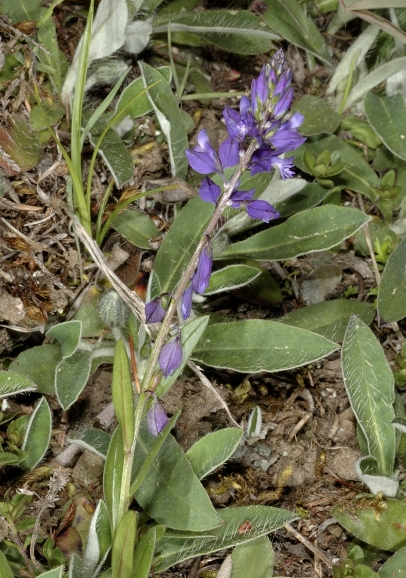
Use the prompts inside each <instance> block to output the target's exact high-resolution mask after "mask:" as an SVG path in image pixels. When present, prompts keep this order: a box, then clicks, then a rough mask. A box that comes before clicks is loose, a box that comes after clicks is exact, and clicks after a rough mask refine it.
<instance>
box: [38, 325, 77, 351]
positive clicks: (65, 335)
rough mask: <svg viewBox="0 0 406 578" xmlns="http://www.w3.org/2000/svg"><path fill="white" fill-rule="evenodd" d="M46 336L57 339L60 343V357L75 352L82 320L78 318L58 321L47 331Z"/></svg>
mask: <svg viewBox="0 0 406 578" xmlns="http://www.w3.org/2000/svg"><path fill="white" fill-rule="evenodd" d="M46 335H47V337H53V338H54V339H57V340H58V341H59V343H60V344H61V351H62V357H70V356H71V355H73V354H74V353H75V351H76V350H77V348H78V345H79V343H80V339H81V337H82V322H81V321H79V320H72V321H66V322H65V323H58V324H57V325H54V326H53V327H51V329H49V330H48V331H47V334H46Z"/></svg>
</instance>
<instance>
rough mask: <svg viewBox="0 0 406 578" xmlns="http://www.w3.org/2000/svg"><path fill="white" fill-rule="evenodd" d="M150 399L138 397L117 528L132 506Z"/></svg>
mask: <svg viewBox="0 0 406 578" xmlns="http://www.w3.org/2000/svg"><path fill="white" fill-rule="evenodd" d="M148 397H149V396H148V394H145V393H143V392H141V393H140V395H139V397H138V401H137V405H136V408H135V412H134V439H133V443H132V446H131V448H130V451H125V454H124V464H123V476H122V481H121V488H120V503H119V508H118V517H117V528H118V526H119V524H120V520H121V518H122V517H123V516H124V514H125V513H126V512H127V510H128V508H129V506H130V500H131V492H130V487H131V474H132V469H133V462H134V455H135V447H136V444H137V438H138V435H139V431H140V427H141V423H142V418H143V417H144V411H145V407H146V404H147V401H148Z"/></svg>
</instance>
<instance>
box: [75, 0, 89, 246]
mask: <svg viewBox="0 0 406 578" xmlns="http://www.w3.org/2000/svg"><path fill="white" fill-rule="evenodd" d="M93 13H94V0H91V2H90V7H89V14H88V19H87V23H86V28H85V32H84V34H83V38H82V48H81V51H80V56H79V68H78V75H77V82H76V87H75V94H74V97H73V106H72V124H71V159H72V164H73V167H74V171H75V174H76V175H78V176H79V177H80V182H81V175H82V147H81V134H82V109H83V96H84V93H85V83H86V73H87V66H88V61H89V50H90V42H91V36H92V22H93ZM72 181H73V179H72ZM73 190H74V195H75V201H76V202H79V203H80V206H79V205H78V209H79V214H80V220H81V222H82V225H83V226H84V228H85V229H86V231H87V232H88V233H89V235H92V225H91V217H90V200H88V201H87V202H86V199H85V198H83V200H80V201H78V200H79V198H80V197H81V196H83V197H84V191H83V185H82V182H81V184H80V187H79V188H77V187H76V186H75V182H74V181H73Z"/></svg>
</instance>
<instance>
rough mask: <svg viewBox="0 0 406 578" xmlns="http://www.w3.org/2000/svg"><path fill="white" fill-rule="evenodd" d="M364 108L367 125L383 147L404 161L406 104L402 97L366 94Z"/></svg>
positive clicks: (405, 152) (398, 95)
mask: <svg viewBox="0 0 406 578" xmlns="http://www.w3.org/2000/svg"><path fill="white" fill-rule="evenodd" d="M364 106H365V114H366V115H367V118H368V122H369V124H370V125H371V126H372V128H373V129H374V130H375V132H376V134H377V135H378V136H379V137H380V138H381V139H382V141H383V142H384V144H385V146H386V147H387V148H388V149H389V150H390V151H391V152H392V153H393V154H394V155H396V156H397V157H400V158H401V159H403V160H406V104H405V100H404V98H403V96H402V95H401V94H397V95H395V96H377V95H376V94H374V93H373V92H368V93H367V94H366V95H365V98H364Z"/></svg>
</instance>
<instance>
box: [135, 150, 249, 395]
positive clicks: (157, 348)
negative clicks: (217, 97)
mask: <svg viewBox="0 0 406 578" xmlns="http://www.w3.org/2000/svg"><path fill="white" fill-rule="evenodd" d="M256 148H257V142H256V141H252V142H251V144H250V145H249V147H248V149H247V150H246V152H245V153H244V156H243V157H242V159H241V161H240V164H239V166H238V169H237V171H236V172H235V173H234V175H233V176H232V178H231V180H230V181H229V182H228V183H227V184H226V185H225V187H224V192H223V195H222V197H221V199H220V201H219V203H218V205H217V207H216V209H215V211H214V213H213V215H212V217H211V219H210V221H209V223H208V225H207V227H206V230H205V231H204V234H203V236H202V238H201V239H200V241H199V243H198V245H197V247H196V249H195V252H194V253H193V256H192V258H191V259H190V261H189V264H188V266H187V267H186V270H185V272H184V273H183V276H182V278H181V280H180V281H179V283H178V286H177V288H176V290H175V292H174V294H173V297H172V300H171V303H170V305H169V307H168V310H167V312H166V315H165V318H164V320H163V321H162V325H161V328H160V330H159V333H158V335H157V337H156V340H155V344H154V347H153V349H152V353H151V356H150V358H149V361H148V366H147V369H146V372H145V376H144V379H143V387H142V389H143V391H146V390H147V389H149V387H150V383H151V381H152V377H153V374H154V371H155V366H156V364H157V362H158V359H159V354H160V352H161V349H162V347H163V346H164V344H165V342H166V340H167V337H168V333H169V330H170V326H171V322H172V319H173V317H174V315H175V313H176V310H177V307H178V303H179V301H180V299H181V297H182V295H183V292H184V291H185V289H186V288H187V286H188V284H189V282H190V279H191V277H192V275H193V273H194V271H195V269H196V267H197V263H198V261H199V257H200V253H201V252H202V251H203V249H204V247H205V246H206V243H207V237H211V234H212V233H213V231H214V230H215V228H216V226H217V223H218V221H219V219H220V217H221V214H222V213H223V211H224V210H225V209H226V207H227V203H228V201H229V200H230V197H231V195H232V193H233V191H234V188H235V187H236V186H237V183H238V181H239V179H240V178H241V175H242V173H243V172H244V170H245V169H246V168H247V166H248V163H249V161H250V160H251V157H252V155H253V153H254V151H255V150H256Z"/></svg>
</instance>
